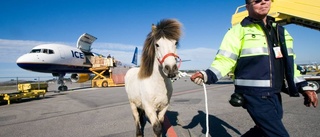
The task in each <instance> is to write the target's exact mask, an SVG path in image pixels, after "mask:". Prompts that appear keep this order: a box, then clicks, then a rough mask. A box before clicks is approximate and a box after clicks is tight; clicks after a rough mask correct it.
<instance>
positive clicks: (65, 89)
mask: <svg viewBox="0 0 320 137" xmlns="http://www.w3.org/2000/svg"><path fill="white" fill-rule="evenodd" d="M58 90H59V91H68V87H67V86H66V85H63V86H59V87H58Z"/></svg>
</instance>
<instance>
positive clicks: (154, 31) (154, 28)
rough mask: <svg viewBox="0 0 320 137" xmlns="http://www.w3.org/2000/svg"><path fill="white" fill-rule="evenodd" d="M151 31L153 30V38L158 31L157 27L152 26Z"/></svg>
mask: <svg viewBox="0 0 320 137" xmlns="http://www.w3.org/2000/svg"><path fill="white" fill-rule="evenodd" d="M151 30H152V36H153V35H154V34H155V33H156V30H157V27H156V25H154V24H152V26H151Z"/></svg>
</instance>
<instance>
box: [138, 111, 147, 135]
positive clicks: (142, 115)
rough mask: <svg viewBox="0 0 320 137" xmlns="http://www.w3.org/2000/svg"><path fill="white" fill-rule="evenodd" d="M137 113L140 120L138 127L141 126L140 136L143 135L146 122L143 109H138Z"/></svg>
mask: <svg viewBox="0 0 320 137" xmlns="http://www.w3.org/2000/svg"><path fill="white" fill-rule="evenodd" d="M138 112H139V118H140V126H141V132H142V135H143V134H144V127H145V125H146V123H147V120H146V118H145V113H144V110H143V109H139V108H138Z"/></svg>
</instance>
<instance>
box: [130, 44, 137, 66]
mask: <svg viewBox="0 0 320 137" xmlns="http://www.w3.org/2000/svg"><path fill="white" fill-rule="evenodd" d="M131 63H132V64H135V65H138V47H136V49H135V50H134V53H133V57H132V61H131Z"/></svg>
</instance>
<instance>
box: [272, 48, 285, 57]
mask: <svg viewBox="0 0 320 137" xmlns="http://www.w3.org/2000/svg"><path fill="white" fill-rule="evenodd" d="M273 51H274V55H275V57H276V58H277V59H278V58H282V57H283V56H282V53H281V49H280V47H273Z"/></svg>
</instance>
